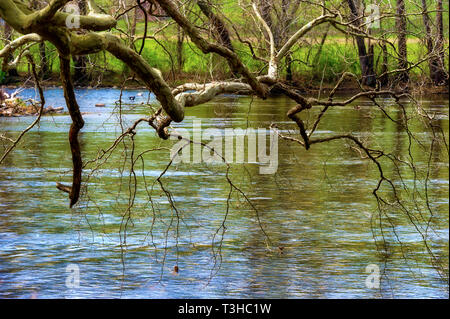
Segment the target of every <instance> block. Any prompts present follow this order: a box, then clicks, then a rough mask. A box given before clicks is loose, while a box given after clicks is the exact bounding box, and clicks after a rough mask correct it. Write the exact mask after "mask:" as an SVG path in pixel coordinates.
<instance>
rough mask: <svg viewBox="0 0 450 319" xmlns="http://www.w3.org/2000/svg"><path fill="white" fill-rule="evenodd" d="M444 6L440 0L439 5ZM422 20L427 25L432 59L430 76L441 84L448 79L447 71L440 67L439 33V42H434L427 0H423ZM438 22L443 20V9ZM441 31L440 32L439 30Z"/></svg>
mask: <svg viewBox="0 0 450 319" xmlns="http://www.w3.org/2000/svg"><path fill="white" fill-rule="evenodd" d="M439 4H440V7H442V1H440V0H438V7H439ZM422 11H423V13H422V20H423V25H424V27H425V43H426V46H427V49H428V53H429V54H430V59H429V60H428V65H429V67H430V78H431V80H432V81H433V83H434V84H435V85H439V84H441V83H442V82H445V79H446V72H445V70H443V69H442V68H441V67H440V64H441V63H440V53H439V52H437V50H438V49H439V46H440V44H439V41H440V40H439V34H438V39H436V40H437V41H436V42H437V43H436V45H435V43H434V42H433V32H432V30H431V20H430V16H429V15H428V4H427V1H426V0H422ZM436 18H437V22H438V23H439V20H442V10H441V17H440V18H439V12H438V14H437V15H436ZM439 29H440V26H439V25H438V31H439ZM438 33H439V32H438Z"/></svg>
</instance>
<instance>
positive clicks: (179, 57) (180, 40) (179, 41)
mask: <svg viewBox="0 0 450 319" xmlns="http://www.w3.org/2000/svg"><path fill="white" fill-rule="evenodd" d="M183 42H184V32H183V29H182V28H181V27H180V26H177V67H178V72H182V71H183V67H184V58H183Z"/></svg>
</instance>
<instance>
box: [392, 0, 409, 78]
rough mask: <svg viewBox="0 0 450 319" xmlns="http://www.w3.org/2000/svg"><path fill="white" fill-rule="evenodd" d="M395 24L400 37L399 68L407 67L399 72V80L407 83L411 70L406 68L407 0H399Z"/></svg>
mask: <svg viewBox="0 0 450 319" xmlns="http://www.w3.org/2000/svg"><path fill="white" fill-rule="evenodd" d="M395 26H396V29H397V37H398V38H397V39H398V55H399V60H398V68H399V69H405V70H404V71H401V72H400V73H399V77H398V79H399V81H400V82H402V83H406V82H408V81H409V72H408V70H406V69H407V68H408V55H407V44H406V41H407V39H406V10H405V1H404V0H397V17H396V21H395Z"/></svg>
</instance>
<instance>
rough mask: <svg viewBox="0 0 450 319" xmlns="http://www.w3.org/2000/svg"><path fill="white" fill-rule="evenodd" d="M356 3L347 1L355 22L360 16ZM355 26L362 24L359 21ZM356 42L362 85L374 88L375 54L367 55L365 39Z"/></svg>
mask: <svg viewBox="0 0 450 319" xmlns="http://www.w3.org/2000/svg"><path fill="white" fill-rule="evenodd" d="M354 1H355V0H347V2H348V6H349V7H350V11H351V17H352V19H353V20H356V19H357V18H358V16H359V14H358V8H357V7H356V4H355V2H354ZM356 1H357V0H356ZM353 24H354V25H355V26H356V27H359V26H360V24H361V23H360V22H359V21H355V22H354V23H353ZM355 40H356V46H357V47H358V54H359V63H360V67H361V77H362V84H364V85H368V86H372V87H373V86H375V83H376V81H375V80H376V79H375V72H374V70H373V54H372V55H369V54H368V53H367V50H366V44H365V40H364V37H361V36H355ZM371 58H372V62H371Z"/></svg>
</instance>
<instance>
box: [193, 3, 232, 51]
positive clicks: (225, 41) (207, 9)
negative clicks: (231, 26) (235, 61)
mask: <svg viewBox="0 0 450 319" xmlns="http://www.w3.org/2000/svg"><path fill="white" fill-rule="evenodd" d="M197 5H198V7H199V8H200V10H201V11H202V12H203V14H204V15H205V16H206V17H207V18H208V19H209V21H210V22H211V25H212V26H213V28H214V30H215V31H216V32H217V34H218V36H219V40H220V42H221V44H222V45H223V46H225V47H226V48H228V49H229V50H231V51H234V48H233V44H232V43H231V39H230V33H229V32H228V30H227V28H226V26H225V23H224V22H223V21H222V19H221V18H220V17H219V16H217V15H216V14H214V12H212V10H211V6H210V4H209V3H208V2H207V1H205V0H198V1H197Z"/></svg>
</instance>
